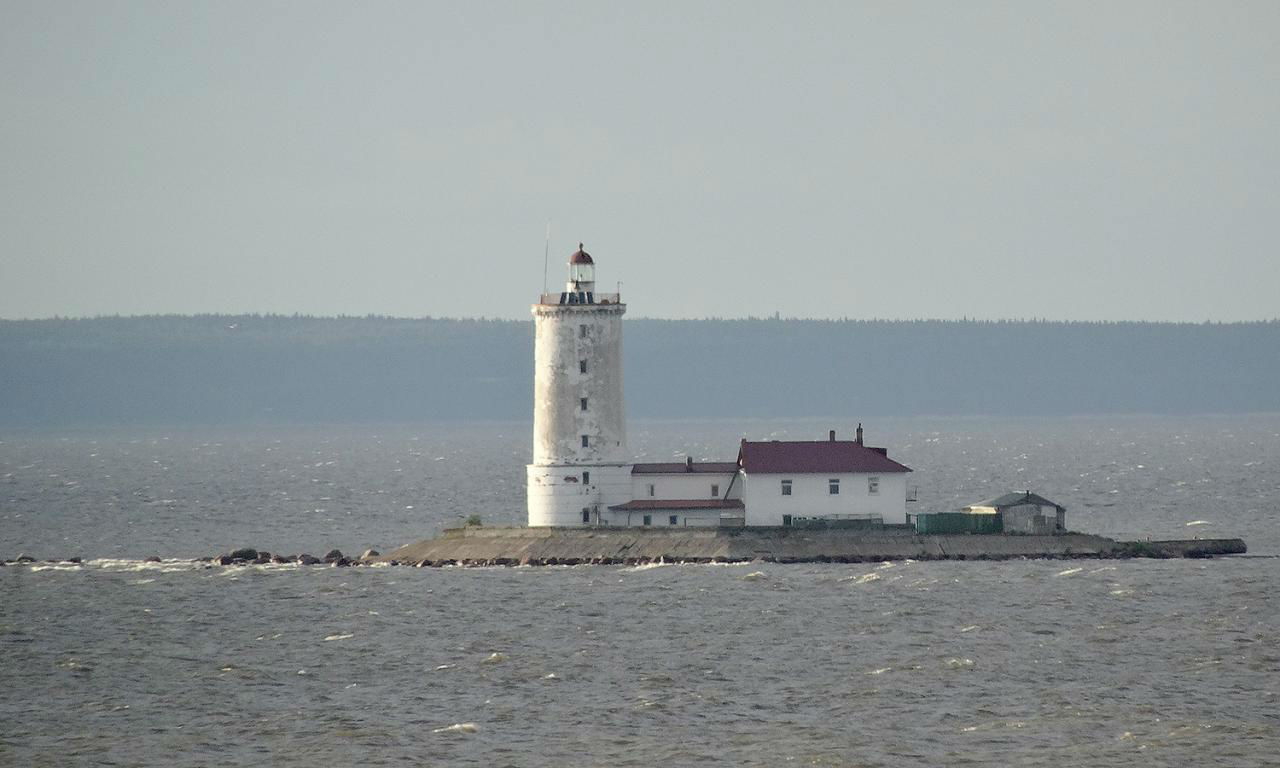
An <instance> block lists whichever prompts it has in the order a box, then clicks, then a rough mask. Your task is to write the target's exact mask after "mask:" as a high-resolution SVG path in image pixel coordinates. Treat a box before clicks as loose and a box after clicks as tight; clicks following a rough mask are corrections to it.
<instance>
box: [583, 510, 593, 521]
mask: <svg viewBox="0 0 1280 768" xmlns="http://www.w3.org/2000/svg"><path fill="white" fill-rule="evenodd" d="M582 522H584V523H589V522H591V508H590V507H583V508H582Z"/></svg>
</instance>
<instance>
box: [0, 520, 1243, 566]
mask: <svg viewBox="0 0 1280 768" xmlns="http://www.w3.org/2000/svg"><path fill="white" fill-rule="evenodd" d="M1247 551H1248V548H1247V547H1246V546H1245V543H1244V541H1243V540H1242V539H1184V540H1167V541H1115V540H1112V539H1108V538H1105V537H1101V536H1091V535H1088V534H1063V535H1059V536H1004V535H958V536H921V535H917V534H911V533H892V534H883V533H867V532H832V531H827V532H821V533H815V532H796V531H781V530H774V529H769V530H763V531H743V530H741V529H738V530H735V531H732V532H728V531H721V530H715V529H712V530H706V531H696V532H689V531H668V530H662V529H658V530H653V529H649V530H644V529H621V530H619V529H534V528H488V529H453V530H447V531H445V532H444V533H443V534H441V535H440V536H437V537H435V538H433V539H424V540H423V541H419V542H415V543H413V544H408V545H406V546H403V547H400V548H398V549H396V550H394V551H392V552H390V553H388V554H387V555H382V554H381V553H379V552H378V551H377V550H373V549H369V550H365V551H364V552H363V553H362V554H361V555H360V556H359V557H348V556H346V555H344V554H343V553H342V551H341V550H338V549H333V550H330V551H329V552H327V553H326V554H325V555H324V556H323V557H317V556H315V555H311V554H307V553H302V554H297V555H292V554H291V555H281V554H273V553H271V552H268V551H266V550H259V549H255V548H252V547H241V548H238V549H234V550H231V551H229V552H226V553H223V554H218V555H212V556H208V557H199V558H195V559H193V560H190V561H187V562H192V563H202V564H204V565H205V566H206V567H210V568H212V567H214V566H249V565H300V566H313V567H329V568H347V567H353V566H372V565H379V566H407V567H418V568H444V567H512V566H522V565H526V566H556V565H560V566H573V565H621V566H637V565H651V564H655V563H672V564H674V563H706V564H711V563H749V562H762V563H876V562H886V561H894V560H917V561H936V560H957V561H965V560H977V561H993V560H1031V559H1037V560H1076V559H1094V560H1116V559H1131V558H1153V559H1169V558H1212V557H1217V556H1221V555H1238V554H1244V553H1246V552H1247ZM84 562H85V561H84V559H83V558H81V557H69V558H65V559H43V560H42V559H38V558H35V557H32V556H30V555H26V554H21V555H18V556H17V557H16V558H13V559H8V560H0V567H3V566H15V565H18V566H20V565H37V564H64V565H83V564H84ZM142 562H149V563H160V562H162V560H161V558H159V557H158V556H154V555H153V556H150V557H147V558H144V559H143V560H142Z"/></svg>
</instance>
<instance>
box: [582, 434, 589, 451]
mask: <svg viewBox="0 0 1280 768" xmlns="http://www.w3.org/2000/svg"><path fill="white" fill-rule="evenodd" d="M582 447H583V448H589V447H591V440H590V438H589V437H587V435H583V436H582Z"/></svg>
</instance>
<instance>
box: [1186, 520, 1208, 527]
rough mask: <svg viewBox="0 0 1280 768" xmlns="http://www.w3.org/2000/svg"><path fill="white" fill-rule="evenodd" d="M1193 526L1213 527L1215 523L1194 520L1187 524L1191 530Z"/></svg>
mask: <svg viewBox="0 0 1280 768" xmlns="http://www.w3.org/2000/svg"><path fill="white" fill-rule="evenodd" d="M1193 525H1213V523H1211V522H1209V521H1208V520H1192V521H1191V522H1189V523H1187V527H1188V528H1190V527H1191V526H1193Z"/></svg>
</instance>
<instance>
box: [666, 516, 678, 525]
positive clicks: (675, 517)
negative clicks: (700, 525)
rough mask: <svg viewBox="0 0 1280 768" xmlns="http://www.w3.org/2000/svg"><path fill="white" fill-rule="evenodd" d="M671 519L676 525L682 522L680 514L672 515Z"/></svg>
mask: <svg viewBox="0 0 1280 768" xmlns="http://www.w3.org/2000/svg"><path fill="white" fill-rule="evenodd" d="M669 520H670V521H671V524H672V525H676V524H677V523H679V522H680V516H679V515H672V516H671V517H670V518H669Z"/></svg>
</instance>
